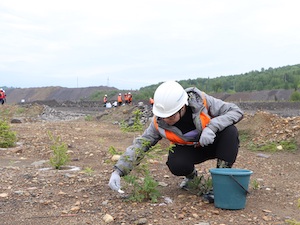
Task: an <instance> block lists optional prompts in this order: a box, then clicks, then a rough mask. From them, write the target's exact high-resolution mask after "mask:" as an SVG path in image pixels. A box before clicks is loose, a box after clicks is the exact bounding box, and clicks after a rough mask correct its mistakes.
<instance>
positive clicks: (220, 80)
mask: <svg viewBox="0 0 300 225" xmlns="http://www.w3.org/2000/svg"><path fill="white" fill-rule="evenodd" d="M178 82H179V83H180V84H181V85H182V86H183V87H185V88H187V87H191V86H195V87H198V88H199V89H201V90H202V91H204V92H206V93H210V94H213V93H229V94H233V93H237V92H251V91H263V90H279V89H285V90H290V89H292V90H294V91H298V89H299V88H300V64H296V65H292V66H284V67H278V68H271V67H270V68H268V69H264V68H262V69H261V71H257V70H255V71H250V72H247V73H244V74H239V75H229V76H221V77H216V78H212V79H210V78H197V79H187V80H180V81H178ZM158 85H159V84H155V85H151V86H147V87H143V88H140V90H139V93H138V96H136V97H137V98H139V99H144V98H146V97H148V96H152V95H153V93H154V91H155V89H156V88H157V87H158Z"/></svg>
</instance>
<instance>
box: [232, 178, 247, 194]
mask: <svg viewBox="0 0 300 225" xmlns="http://www.w3.org/2000/svg"><path fill="white" fill-rule="evenodd" d="M230 177H231V178H232V179H233V180H234V181H235V182H236V183H237V184H238V185H239V186H240V187H241V188H243V189H244V191H245V192H246V193H247V194H250V192H249V191H248V190H247V189H246V188H244V187H243V185H241V184H240V182H238V180H237V179H235V177H234V176H233V175H231V174H230Z"/></svg>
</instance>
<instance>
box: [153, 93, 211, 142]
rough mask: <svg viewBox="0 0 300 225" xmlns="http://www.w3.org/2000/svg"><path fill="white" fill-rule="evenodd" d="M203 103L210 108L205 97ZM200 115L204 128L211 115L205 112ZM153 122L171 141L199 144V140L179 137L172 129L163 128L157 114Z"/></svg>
mask: <svg viewBox="0 0 300 225" xmlns="http://www.w3.org/2000/svg"><path fill="white" fill-rule="evenodd" d="M203 104H204V106H205V108H206V109H208V107H207V102H206V99H205V98H203ZM199 117H200V120H201V124H202V129H204V128H205V127H206V125H207V124H208V123H209V122H210V116H209V115H208V114H207V113H205V112H201V113H200V115H199ZM153 122H154V126H155V128H156V129H157V130H158V131H159V132H160V133H161V134H162V135H163V136H165V137H166V138H167V139H168V140H169V141H171V143H174V144H180V145H198V144H199V142H192V141H185V140H183V139H182V138H181V137H179V136H178V135H176V134H175V133H173V132H172V131H169V130H165V129H163V128H160V127H158V123H157V118H156V116H154V118H153Z"/></svg>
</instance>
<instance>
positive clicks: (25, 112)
mask: <svg viewBox="0 0 300 225" xmlns="http://www.w3.org/2000/svg"><path fill="white" fill-rule="evenodd" d="M133 110H134V108H133V107H131V106H124V107H120V108H112V109H106V110H104V109H103V108H101V109H100V108H99V111H93V113H92V114H89V113H90V112H89V113H88V114H87V113H84V112H81V111H79V110H73V111H70V110H64V111H61V110H58V109H53V108H50V107H48V106H43V105H35V104H34V105H27V106H14V105H11V106H9V105H4V106H2V107H1V108H0V113H1V118H3V117H6V118H9V119H10V121H11V120H12V119H15V120H13V122H14V123H11V124H10V125H11V129H12V130H13V131H15V132H16V134H17V137H18V146H17V147H15V148H11V149H1V150H0V218H1V220H0V224H10V225H15V224H26V225H27V224H123V225H127V224H128V225H129V224H148V225H150V224H152V225H155V224H159V225H163V224H164V225H165V224H166V225H169V224H172V225H175V224H176V225H177V224H191V225H200V224H201V225H221V224H222V225H229V224H261V225H263V224H270V225H271V224H272V225H273V224H291V223H288V222H287V220H295V221H300V209H299V207H298V204H299V203H298V201H299V199H300V183H299V177H300V151H299V147H298V150H297V151H296V152H288V151H285V150H284V149H283V150H280V146H279V145H278V146H277V147H278V149H279V150H278V151H277V152H255V151H250V150H249V149H248V146H249V143H255V144H257V145H264V144H265V143H266V142H268V141H276V142H279V141H281V140H287V139H290V138H293V139H295V140H296V142H297V144H298V146H300V139H299V138H300V137H299V131H300V117H299V116H293V117H288V116H285V117H281V116H279V115H277V114H274V113H269V112H266V111H255V112H253V110H252V111H251V113H247V112H246V115H245V118H244V119H243V120H242V121H241V122H240V123H239V124H238V125H237V126H238V128H239V130H240V132H241V133H243V134H245V133H246V134H248V135H249V136H248V137H247V138H246V140H244V139H243V140H242V144H241V148H240V152H239V155H238V158H237V162H236V164H235V165H234V167H236V168H243V169H249V170H252V171H253V174H252V175H251V179H250V184H249V191H250V194H249V195H248V196H247V202H246V207H245V209H241V210H224V209H219V208H216V207H215V206H214V204H209V203H206V202H204V201H202V199H201V198H200V197H199V196H197V195H194V194H192V193H189V192H186V191H183V190H181V189H179V188H178V184H179V183H180V182H181V180H182V177H176V176H174V175H172V174H171V173H170V172H169V171H168V169H167V166H166V165H165V161H166V154H165V155H163V156H161V157H159V158H156V159H147V158H146V159H145V160H148V163H149V167H150V171H151V174H152V175H153V177H154V178H155V179H156V180H157V181H159V182H160V184H161V185H160V186H159V191H160V192H161V194H162V197H161V198H159V199H158V202H157V203H152V202H149V201H146V202H141V203H139V202H131V201H125V200H124V198H123V196H122V195H120V194H118V193H115V192H113V191H111V190H110V189H109V187H108V185H107V183H108V180H109V177H110V174H111V172H112V165H113V164H114V162H113V160H112V155H111V154H110V153H109V151H108V150H109V149H110V148H111V147H113V148H115V149H116V150H117V151H124V149H125V148H126V147H127V146H128V145H130V144H131V143H132V140H133V138H134V137H136V136H137V135H139V134H140V132H133V133H132V132H122V131H121V129H120V126H119V123H120V122H121V121H122V120H125V119H128V118H129V117H130V116H131V113H132V111H133ZM49 132H51V133H52V134H53V135H54V136H57V137H58V136H59V137H61V139H62V141H63V142H65V143H66V144H67V145H68V150H69V151H68V153H69V155H70V158H71V161H70V162H69V163H68V167H66V168H63V169H62V170H54V169H52V168H51V167H50V166H49V164H48V163H47V160H49V158H50V156H51V153H52V151H51V149H50V146H51V145H52V142H51V140H50V138H49V135H48V133H49ZM167 145H168V143H167V142H166V141H165V140H164V141H162V142H161V146H162V147H166V146H167ZM213 167H215V161H213V160H212V161H208V162H206V163H204V164H202V165H198V166H197V169H198V170H199V171H202V172H203V173H204V174H208V169H209V168H213ZM122 184H124V180H122ZM125 192H126V189H125Z"/></svg>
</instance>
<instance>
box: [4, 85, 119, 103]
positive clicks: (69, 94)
mask: <svg viewBox="0 0 300 225" xmlns="http://www.w3.org/2000/svg"><path fill="white" fill-rule="evenodd" d="M112 90H117V89H116V88H113V87H106V86H98V87H85V88H65V87H38V88H16V89H10V88H9V89H6V95H7V103H8V104H15V103H19V102H21V100H22V99H24V100H25V102H34V101H49V100H56V101H58V102H63V101H79V100H81V99H87V98H88V97H89V96H91V95H92V94H94V93H95V92H97V91H112Z"/></svg>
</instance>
